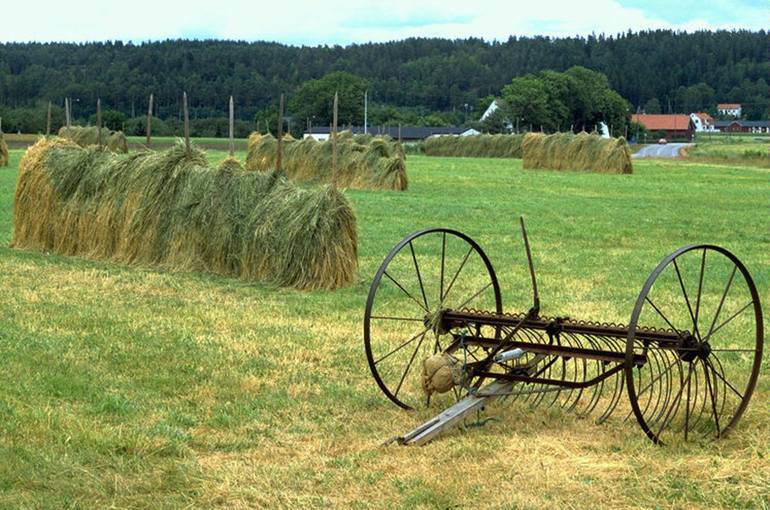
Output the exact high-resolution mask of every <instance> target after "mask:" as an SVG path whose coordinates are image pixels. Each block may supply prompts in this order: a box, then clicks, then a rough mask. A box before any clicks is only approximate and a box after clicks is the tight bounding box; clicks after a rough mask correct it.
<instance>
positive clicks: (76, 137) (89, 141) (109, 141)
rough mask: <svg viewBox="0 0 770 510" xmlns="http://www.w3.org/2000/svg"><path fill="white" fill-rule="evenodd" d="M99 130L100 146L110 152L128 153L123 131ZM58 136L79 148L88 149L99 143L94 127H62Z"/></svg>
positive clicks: (97, 132)
mask: <svg viewBox="0 0 770 510" xmlns="http://www.w3.org/2000/svg"><path fill="white" fill-rule="evenodd" d="M101 129H102V146H104V147H106V148H107V150H110V151H112V152H119V153H122V154H125V153H127V152H128V140H127V139H126V135H124V134H123V131H111V130H110V129H108V128H106V127H103V128H101ZM59 136H60V137H62V138H66V139H67V140H72V141H73V142H75V143H76V144H78V145H80V146H81V147H88V146H90V145H97V144H98V143H99V128H97V127H95V126H89V127H82V126H70V127H67V126H64V127H62V128H61V129H60V130H59Z"/></svg>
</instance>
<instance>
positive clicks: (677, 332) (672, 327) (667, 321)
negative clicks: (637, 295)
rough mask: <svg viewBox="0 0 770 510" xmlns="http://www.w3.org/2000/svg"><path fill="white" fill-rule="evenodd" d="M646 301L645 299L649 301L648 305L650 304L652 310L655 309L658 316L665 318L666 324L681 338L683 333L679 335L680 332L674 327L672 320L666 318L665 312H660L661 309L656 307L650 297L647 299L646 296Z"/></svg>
mask: <svg viewBox="0 0 770 510" xmlns="http://www.w3.org/2000/svg"><path fill="white" fill-rule="evenodd" d="M644 299H645V300H647V302H648V303H650V306H652V308H653V309H654V310H655V311H656V312H658V315H660V316H661V317H662V318H663V320H664V321H666V324H668V326H669V327H670V328H671V329H673V330H674V331H675V332H676V334H677V335H680V336H681V333H679V330H678V329H677V328H676V327H674V325H673V324H671V321H670V320H668V317H666V316H665V315H663V312H661V311H660V309H659V308H658V307H657V306H655V303H653V302H652V299H650V298H649V297H647V296H644Z"/></svg>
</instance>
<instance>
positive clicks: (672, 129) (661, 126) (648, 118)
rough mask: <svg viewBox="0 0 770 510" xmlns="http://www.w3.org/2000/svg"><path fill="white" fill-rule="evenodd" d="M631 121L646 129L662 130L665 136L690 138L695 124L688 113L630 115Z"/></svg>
mask: <svg viewBox="0 0 770 510" xmlns="http://www.w3.org/2000/svg"><path fill="white" fill-rule="evenodd" d="M631 120H632V121H633V122H638V123H639V124H641V125H642V126H644V127H646V128H647V130H648V131H664V132H665V133H666V138H687V139H691V138H692V134H693V131H694V130H695V125H694V124H693V122H692V119H690V116H689V115H685V114H678V113H677V114H646V113H636V114H634V115H631Z"/></svg>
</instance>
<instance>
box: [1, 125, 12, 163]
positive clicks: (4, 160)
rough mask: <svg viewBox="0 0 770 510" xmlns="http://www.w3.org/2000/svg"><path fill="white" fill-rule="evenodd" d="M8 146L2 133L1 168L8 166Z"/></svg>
mask: <svg viewBox="0 0 770 510" xmlns="http://www.w3.org/2000/svg"><path fill="white" fill-rule="evenodd" d="M9 159H10V158H9V156H8V144H6V143H5V137H4V136H3V132H2V131H0V166H8V160H9Z"/></svg>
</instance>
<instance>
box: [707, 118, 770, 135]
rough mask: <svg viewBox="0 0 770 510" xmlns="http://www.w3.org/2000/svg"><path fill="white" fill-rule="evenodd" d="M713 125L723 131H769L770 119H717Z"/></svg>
mask: <svg viewBox="0 0 770 510" xmlns="http://www.w3.org/2000/svg"><path fill="white" fill-rule="evenodd" d="M715 125H716V128H717V130H718V131H722V132H724V133H770V120H718V121H716V123H715Z"/></svg>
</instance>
